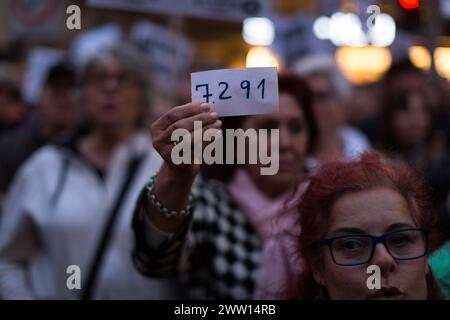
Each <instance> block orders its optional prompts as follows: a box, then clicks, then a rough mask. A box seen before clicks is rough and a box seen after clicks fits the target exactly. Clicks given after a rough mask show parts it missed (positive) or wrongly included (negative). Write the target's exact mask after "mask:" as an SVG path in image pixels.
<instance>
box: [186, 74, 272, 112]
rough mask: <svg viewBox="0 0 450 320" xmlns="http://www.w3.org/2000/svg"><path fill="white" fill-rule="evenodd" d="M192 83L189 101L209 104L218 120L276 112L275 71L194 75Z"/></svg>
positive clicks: (192, 75)
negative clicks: (201, 101)
mask: <svg viewBox="0 0 450 320" xmlns="http://www.w3.org/2000/svg"><path fill="white" fill-rule="evenodd" d="M191 82H192V84H191V92H192V100H193V101H196V100H203V101H205V102H207V103H209V104H210V106H211V107H212V108H213V109H214V110H215V111H216V112H217V113H218V114H219V116H221V117H223V116H238V115H251V114H262V113H271V112H276V111H278V79H277V70H276V68H274V67H270V68H248V69H223V70H211V71H204V72H196V73H192V74H191Z"/></svg>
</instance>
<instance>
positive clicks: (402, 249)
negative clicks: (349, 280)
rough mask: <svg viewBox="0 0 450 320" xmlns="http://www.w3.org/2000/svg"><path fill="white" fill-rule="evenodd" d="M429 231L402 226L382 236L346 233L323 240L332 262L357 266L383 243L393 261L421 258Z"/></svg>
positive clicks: (367, 260) (369, 258) (367, 259)
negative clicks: (403, 227) (402, 227)
mask: <svg viewBox="0 0 450 320" xmlns="http://www.w3.org/2000/svg"><path fill="white" fill-rule="evenodd" d="M429 234H430V230H428V229H423V228H417V229H413V228H410V229H401V230H397V231H393V232H389V233H386V234H384V235H382V236H371V235H345V236H337V237H333V238H329V239H325V240H324V241H323V244H324V245H327V246H328V248H329V249H330V254H331V257H332V259H333V261H334V263H335V264H337V265H340V266H356V265H361V264H365V263H368V262H369V261H370V260H372V257H373V254H374V252H375V247H376V245H377V244H379V243H382V244H384V246H385V247H386V250H387V251H388V252H389V254H390V255H391V256H392V257H393V258H394V259H395V260H413V259H418V258H420V257H423V256H425V255H426V254H427V252H428V235H429Z"/></svg>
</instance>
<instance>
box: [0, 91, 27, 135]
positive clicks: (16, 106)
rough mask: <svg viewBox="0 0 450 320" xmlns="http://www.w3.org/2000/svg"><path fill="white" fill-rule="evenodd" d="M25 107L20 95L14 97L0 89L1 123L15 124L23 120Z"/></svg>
mask: <svg viewBox="0 0 450 320" xmlns="http://www.w3.org/2000/svg"><path fill="white" fill-rule="evenodd" d="M24 115H25V108H24V106H23V103H22V101H21V100H20V97H12V96H11V95H10V94H8V93H6V92H2V91H1V90H0V125H2V126H15V125H17V124H19V123H20V121H22V119H23V117H24Z"/></svg>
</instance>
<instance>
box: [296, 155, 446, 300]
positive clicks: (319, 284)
mask: <svg viewBox="0 0 450 320" xmlns="http://www.w3.org/2000/svg"><path fill="white" fill-rule="evenodd" d="M427 194H428V193H427V188H426V186H425V184H424V183H423V181H422V180H421V178H419V177H416V176H415V175H414V174H413V173H412V171H411V170H409V169H408V168H407V167H406V166H393V165H390V164H387V163H384V162H383V161H382V160H381V158H380V157H379V156H378V155H374V154H364V155H363V156H362V157H361V158H360V159H359V160H355V161H351V162H339V161H336V162H331V163H328V164H325V165H323V166H322V167H321V169H320V170H319V171H318V172H316V173H315V174H314V175H313V176H311V177H310V179H309V185H308V187H307V189H306V191H305V193H304V194H303V198H302V201H301V202H300V204H299V211H300V224H301V228H302V232H301V235H300V250H301V253H302V256H303V258H304V260H305V262H306V265H307V266H308V267H309V269H310V270H311V275H312V277H313V279H314V281H313V285H312V287H311V292H310V293H311V296H310V297H311V298H318V297H321V298H328V299H437V298H439V294H438V291H437V287H436V285H435V283H434V280H433V277H432V274H431V271H430V267H429V266H428V264H427V256H428V253H429V252H431V251H432V250H431V249H433V248H435V245H436V243H435V241H434V238H435V237H434V236H435V235H436V234H435V232H431V230H432V227H433V221H432V215H431V214H430V212H429V203H428V200H427ZM371 265H376V266H377V267H379V271H380V272H379V285H380V286H379V288H375V289H371V288H372V286H371V285H369V284H375V285H376V281H375V282H374V283H373V282H372V281H370V280H371V279H373V277H372V278H371V279H368V278H369V277H371V276H372V274H373V270H374V269H377V268H376V267H372V268H374V269H368V267H369V266H371ZM371 270H372V271H371ZM375 275H376V274H375ZM377 287H378V286H377Z"/></svg>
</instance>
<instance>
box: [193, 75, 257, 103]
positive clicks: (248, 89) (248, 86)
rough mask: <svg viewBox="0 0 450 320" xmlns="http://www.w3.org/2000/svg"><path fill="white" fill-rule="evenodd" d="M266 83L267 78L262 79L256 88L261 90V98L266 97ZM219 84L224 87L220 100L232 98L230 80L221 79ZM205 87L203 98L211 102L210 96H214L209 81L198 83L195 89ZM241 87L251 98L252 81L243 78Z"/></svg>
mask: <svg viewBox="0 0 450 320" xmlns="http://www.w3.org/2000/svg"><path fill="white" fill-rule="evenodd" d="M265 85H266V79H262V80H261V81H260V82H259V83H258V85H257V86H256V90H257V91H258V92H260V94H261V99H264V89H265ZM218 86H219V87H220V88H221V89H222V91H221V93H220V94H219V100H227V99H231V98H232V96H231V95H229V94H227V90H228V87H229V85H228V82H225V81H221V82H219V84H218ZM202 87H204V88H205V94H204V95H203V96H202V97H203V98H205V99H206V102H208V103H209V102H210V97H212V96H213V94H212V93H210V91H209V84H207V83H203V84H198V85H196V86H195V91H199V88H202ZM240 88H241V89H242V90H244V95H245V98H246V99H250V96H251V83H250V81H248V80H243V81H242V82H241V83H240Z"/></svg>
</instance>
